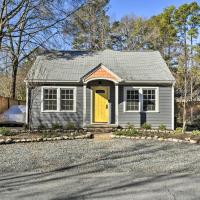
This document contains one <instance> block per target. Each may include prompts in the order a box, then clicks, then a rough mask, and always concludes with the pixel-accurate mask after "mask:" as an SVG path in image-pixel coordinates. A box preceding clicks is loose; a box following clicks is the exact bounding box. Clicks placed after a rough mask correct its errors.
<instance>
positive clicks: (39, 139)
mask: <svg viewBox="0 0 200 200" xmlns="http://www.w3.org/2000/svg"><path fill="white" fill-rule="evenodd" d="M44 132H45V131H44ZM46 132H47V133H48V131H46ZM49 132H51V133H52V131H49ZM54 132H55V133H60V131H58V130H57V131H54ZM66 132H67V133H70V135H71V136H58V137H39V136H38V137H36V138H20V139H13V138H9V137H8V138H6V139H0V145H4V144H13V143H30V142H45V141H58V140H76V139H92V138H93V134H92V133H90V132H87V133H86V134H83V135H76V132H69V131H66ZM18 133H19V131H18ZM20 133H27V132H25V131H20ZM37 133H38V131H37ZM27 135H28V133H27Z"/></svg>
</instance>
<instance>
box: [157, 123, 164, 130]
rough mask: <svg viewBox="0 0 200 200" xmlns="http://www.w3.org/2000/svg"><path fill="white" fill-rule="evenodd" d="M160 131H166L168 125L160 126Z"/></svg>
mask: <svg viewBox="0 0 200 200" xmlns="http://www.w3.org/2000/svg"><path fill="white" fill-rule="evenodd" d="M158 129H159V130H161V131H165V130H166V125H164V124H160V126H159V127H158Z"/></svg>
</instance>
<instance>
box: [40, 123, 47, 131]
mask: <svg viewBox="0 0 200 200" xmlns="http://www.w3.org/2000/svg"><path fill="white" fill-rule="evenodd" d="M46 128H47V127H46V126H45V125H44V124H40V125H39V126H38V130H45V129H46Z"/></svg>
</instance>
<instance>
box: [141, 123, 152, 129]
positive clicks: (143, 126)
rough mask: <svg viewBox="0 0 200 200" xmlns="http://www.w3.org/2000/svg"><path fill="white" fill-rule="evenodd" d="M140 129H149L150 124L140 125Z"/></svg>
mask: <svg viewBox="0 0 200 200" xmlns="http://www.w3.org/2000/svg"><path fill="white" fill-rule="evenodd" d="M142 128H143V129H146V130H148V129H151V124H147V123H144V124H143V125H142Z"/></svg>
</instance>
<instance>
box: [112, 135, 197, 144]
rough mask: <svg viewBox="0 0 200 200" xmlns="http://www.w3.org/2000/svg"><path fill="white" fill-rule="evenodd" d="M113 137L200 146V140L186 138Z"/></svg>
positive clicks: (113, 136) (116, 136)
mask: <svg viewBox="0 0 200 200" xmlns="http://www.w3.org/2000/svg"><path fill="white" fill-rule="evenodd" d="M111 137H112V138H113V139H115V138H116V139H132V140H157V141H168V142H175V143H190V144H200V143H199V141H198V140H194V139H191V138H189V137H188V138H185V139H184V140H181V139H176V138H163V137H159V136H157V135H154V136H148V137H147V136H124V135H121V136H119V135H114V134H112V135H111Z"/></svg>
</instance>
